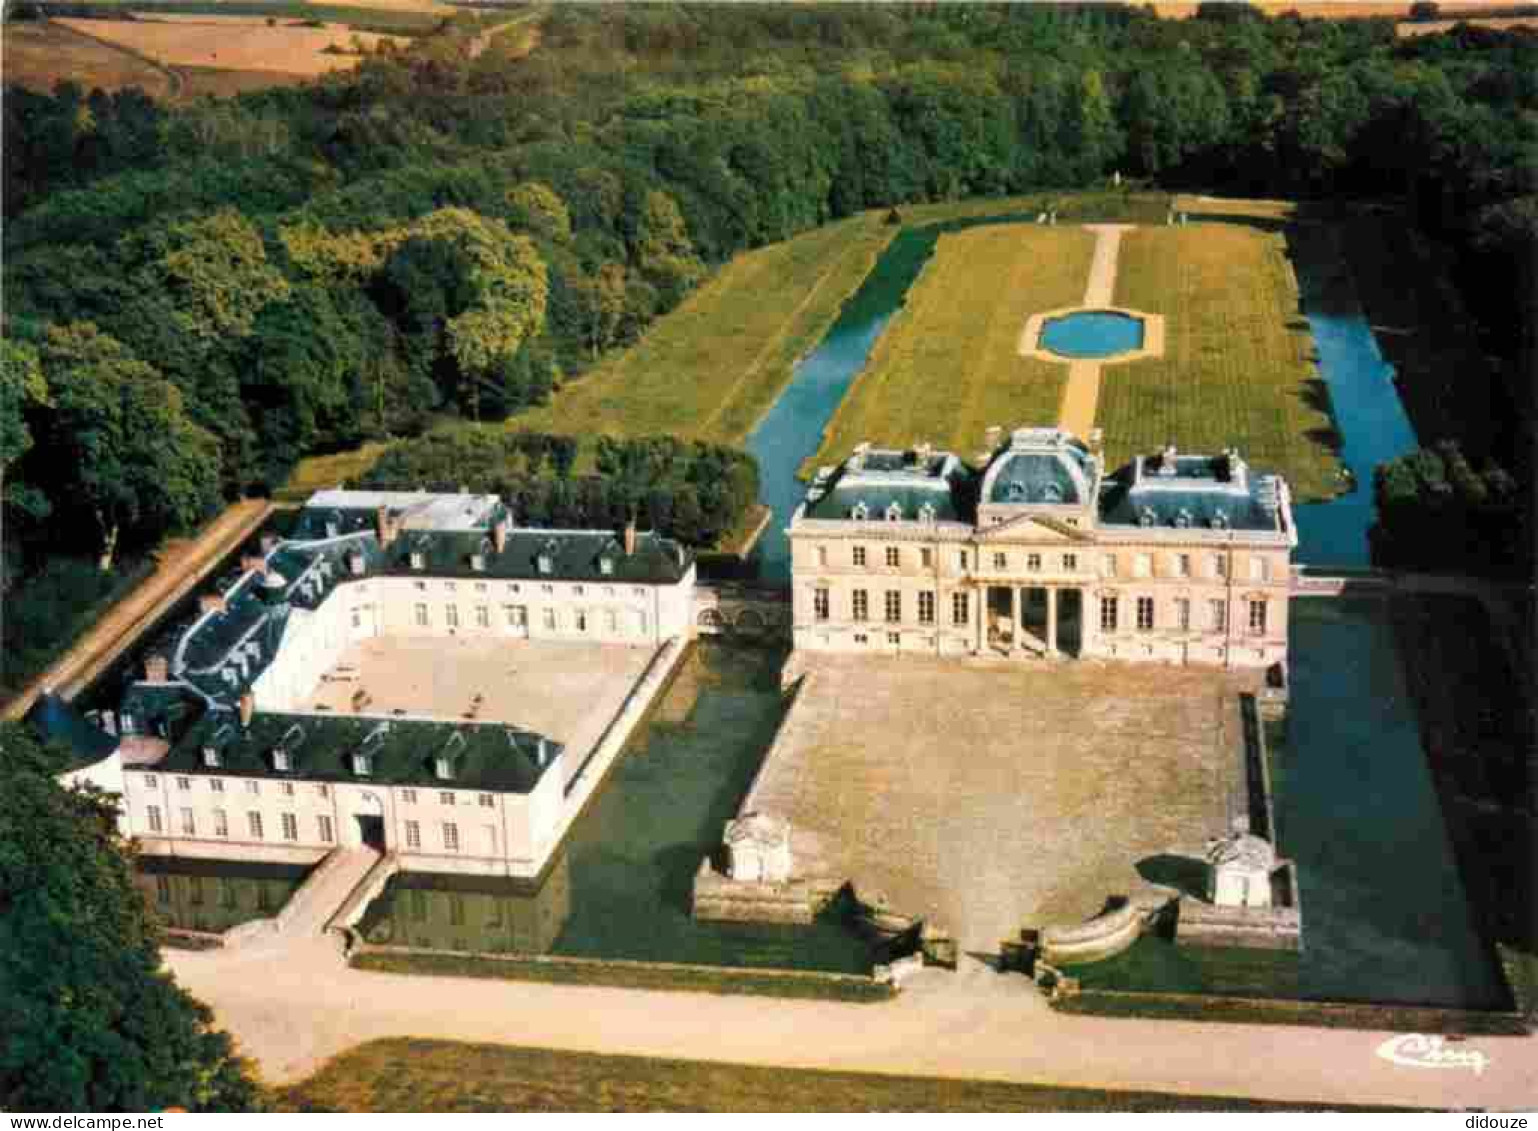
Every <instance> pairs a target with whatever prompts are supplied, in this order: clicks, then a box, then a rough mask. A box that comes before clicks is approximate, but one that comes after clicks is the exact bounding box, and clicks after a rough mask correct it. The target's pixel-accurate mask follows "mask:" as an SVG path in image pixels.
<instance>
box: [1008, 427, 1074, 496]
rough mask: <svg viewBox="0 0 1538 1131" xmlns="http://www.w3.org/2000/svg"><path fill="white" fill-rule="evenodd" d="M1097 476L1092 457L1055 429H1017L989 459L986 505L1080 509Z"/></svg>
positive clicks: (1067, 436)
mask: <svg viewBox="0 0 1538 1131" xmlns="http://www.w3.org/2000/svg"><path fill="white" fill-rule="evenodd" d="M1096 473H1097V468H1096V465H1095V460H1094V457H1093V456H1091V455H1090V452H1089V449H1088V448H1087V447H1085V446H1084V444H1083V443H1082V442H1081V441H1080V440H1079V439H1078V438H1077V437H1075V436H1073V435H1071V434H1070V433H1068V432H1064V431H1062V430H1060V429H1057V428H1020V429H1017V430H1016V431H1015V432H1014V433H1012V434H1011V435H1010V438H1009V442H1008V444H1007V445H1006V446H1004V447H1002V448H1000V449H999V450H998V452H996V453H995V455H994V456H993V459H992V460H991V461H989V464H988V470H987V471H986V472H985V473H984V476H983V483H984V486H983V491H984V493H985V495H986V498H985V499H984V502H987V503H996V504H1003V505H1008V504H1011V503H1016V504H1041V503H1046V504H1062V505H1066V506H1083V505H1084V504H1086V503H1088V502H1089V501H1090V498H1089V494H1090V492H1091V491H1093V490H1094V486H1093V484H1094V482H1095V476H1096Z"/></svg>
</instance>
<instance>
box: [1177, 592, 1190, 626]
mask: <svg viewBox="0 0 1538 1131" xmlns="http://www.w3.org/2000/svg"><path fill="white" fill-rule="evenodd" d="M1175 625H1176V627H1178V628H1179V629H1180V631H1181V632H1190V631H1191V602H1190V600H1189V599H1188V598H1185V597H1176V598H1175Z"/></svg>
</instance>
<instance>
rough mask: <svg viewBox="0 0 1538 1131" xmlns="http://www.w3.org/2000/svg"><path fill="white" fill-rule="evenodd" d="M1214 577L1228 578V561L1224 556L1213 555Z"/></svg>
mask: <svg viewBox="0 0 1538 1131" xmlns="http://www.w3.org/2000/svg"><path fill="white" fill-rule="evenodd" d="M1212 576H1213V577H1227V576H1228V559H1227V558H1225V557H1224V556H1223V555H1222V554H1213V555H1212Z"/></svg>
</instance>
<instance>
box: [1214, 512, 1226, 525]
mask: <svg viewBox="0 0 1538 1131" xmlns="http://www.w3.org/2000/svg"><path fill="white" fill-rule="evenodd" d="M1227 526H1228V516H1227V515H1226V514H1224V513H1223V512H1222V511H1217V512H1216V513H1215V514H1213V516H1212V529H1214V530H1223V529H1225V528H1226V527H1227Z"/></svg>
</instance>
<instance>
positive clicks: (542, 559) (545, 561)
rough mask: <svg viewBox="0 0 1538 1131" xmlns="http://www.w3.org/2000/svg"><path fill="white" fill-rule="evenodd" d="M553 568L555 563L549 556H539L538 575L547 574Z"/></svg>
mask: <svg viewBox="0 0 1538 1131" xmlns="http://www.w3.org/2000/svg"><path fill="white" fill-rule="evenodd" d="M554 568H555V562H554V560H553V559H552V558H551V557H550V555H549V554H541V555H539V572H540V573H549V572H550V571H551V570H552V569H554Z"/></svg>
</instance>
